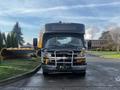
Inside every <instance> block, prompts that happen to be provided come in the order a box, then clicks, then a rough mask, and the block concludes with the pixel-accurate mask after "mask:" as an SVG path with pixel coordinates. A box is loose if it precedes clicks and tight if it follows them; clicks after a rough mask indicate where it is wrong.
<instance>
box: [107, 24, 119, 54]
mask: <svg viewBox="0 0 120 90" xmlns="http://www.w3.org/2000/svg"><path fill="white" fill-rule="evenodd" d="M109 32H110V35H111V37H112V40H113V42H114V44H115V46H116V51H117V52H119V50H120V26H118V25H116V26H111V27H109Z"/></svg>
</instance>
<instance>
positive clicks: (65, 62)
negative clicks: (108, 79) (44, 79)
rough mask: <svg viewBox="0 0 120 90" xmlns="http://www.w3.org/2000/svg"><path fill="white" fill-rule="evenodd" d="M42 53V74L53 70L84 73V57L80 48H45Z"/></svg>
mask: <svg viewBox="0 0 120 90" xmlns="http://www.w3.org/2000/svg"><path fill="white" fill-rule="evenodd" d="M42 55H43V56H42V57H43V65H42V69H43V74H44V75H46V74H48V73H54V72H72V73H81V74H82V75H85V74H86V58H85V55H84V52H83V51H82V50H81V51H75V50H55V51H47V50H45V52H43V54H42Z"/></svg>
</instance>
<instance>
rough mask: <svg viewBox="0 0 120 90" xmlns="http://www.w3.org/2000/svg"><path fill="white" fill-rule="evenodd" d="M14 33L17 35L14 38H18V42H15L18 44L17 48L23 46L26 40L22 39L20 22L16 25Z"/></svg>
mask: <svg viewBox="0 0 120 90" xmlns="http://www.w3.org/2000/svg"><path fill="white" fill-rule="evenodd" d="M12 33H15V34H14V35H15V36H14V37H16V40H15V42H16V43H17V44H16V47H18V46H19V45H21V46H22V45H23V43H24V40H23V37H22V35H23V34H22V32H21V27H20V26H19V23H18V22H17V23H16V24H15V26H14V28H13V31H12Z"/></svg>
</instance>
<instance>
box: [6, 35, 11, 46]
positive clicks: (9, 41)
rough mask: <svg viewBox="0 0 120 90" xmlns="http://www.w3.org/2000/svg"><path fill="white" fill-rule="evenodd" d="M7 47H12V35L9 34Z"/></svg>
mask: <svg viewBox="0 0 120 90" xmlns="http://www.w3.org/2000/svg"><path fill="white" fill-rule="evenodd" d="M6 46H7V48H10V47H12V42H11V34H10V33H8V35H7V38H6Z"/></svg>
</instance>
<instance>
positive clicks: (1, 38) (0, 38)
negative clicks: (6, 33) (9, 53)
mask: <svg viewBox="0 0 120 90" xmlns="http://www.w3.org/2000/svg"><path fill="white" fill-rule="evenodd" d="M2 47H3V37H2V33H1V32H0V50H1V49H2Z"/></svg>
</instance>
